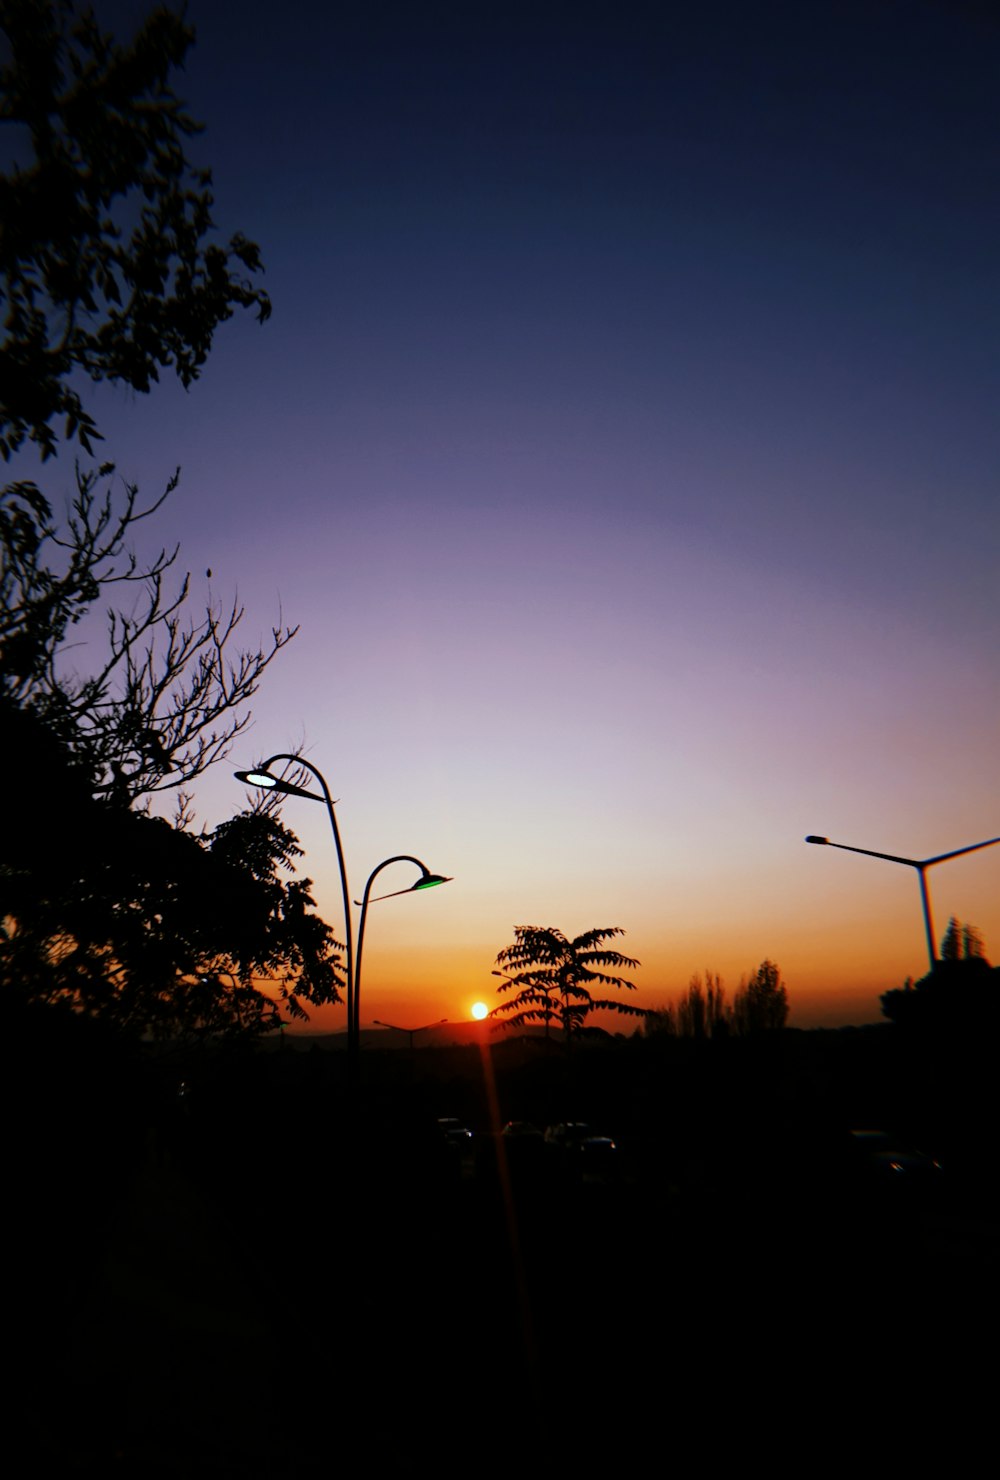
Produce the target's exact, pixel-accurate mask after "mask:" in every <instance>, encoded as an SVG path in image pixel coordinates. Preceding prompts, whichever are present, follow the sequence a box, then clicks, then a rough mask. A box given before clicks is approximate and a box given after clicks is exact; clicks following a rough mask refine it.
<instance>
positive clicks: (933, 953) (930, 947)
mask: <svg viewBox="0 0 1000 1480" xmlns="http://www.w3.org/2000/svg"><path fill="white" fill-rule="evenodd" d="M806 842H807V843H819V844H821V845H822V846H823V847H826V848H843V850H844V851H845V852H846V853H864V854H865V856H866V857H868V858H884V859H886V860H887V861H888V862H889V863H905V864H906V865H907V867H908V868H915V869H916V870H917V873H918V874H919V875H920V900H921V903H922V904H923V907H924V929H925V930H926V932H927V954H928V955H929V957H930V962H931V970H932V971H933V970H934V968H935V966H936V965H937V964H938V953H937V945H936V943H935V939H934V921H933V919H932V917H931V897H930V894H929V892H928V889H927V870H928V869H929V868H931V867H932V866H933V865H934V864H935V863H946V862H947V861H948V859H949V858H960V857H961V856H962V854H963V853H978V852H979V849H980V848H991V847H992V846H993V844H994V843H1000V838H987V839H986V841H985V843H972V844H970V846H969V847H968V848H955V849H953V851H952V852H951V853H938V854H937V855H936V856H935V857H934V858H900V857H899V855H898V854H896V853H876V852H875V851H874V850H873V849H872V848H852V847H851V845H850V844H849V843H831V842H830V839H829V838H819V837H816V836H815V834H813V833H810V834H809V836H808V837H807V838H806Z"/></svg>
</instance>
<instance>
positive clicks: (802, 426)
mask: <svg viewBox="0 0 1000 1480" xmlns="http://www.w3.org/2000/svg"><path fill="white" fill-rule="evenodd" d="M96 9H97V14H98V17H99V19H101V20H102V21H103V22H105V23H106V25H107V26H108V28H109V29H112V30H113V31H114V32H115V33H116V34H117V35H119V36H124V35H127V34H128V33H129V32H130V30H131V28H132V26H134V24H135V22H136V21H137V19H138V18H139V17H140V16H141V15H142V13H143V10H144V7H141V6H138V5H136V4H130V3H124V0H115V3H110V0H109V3H103V4H102V3H98V4H97V6H96ZM188 17H189V20H190V21H191V22H192V24H193V25H194V27H195V29H196V32H197V43H196V46H195V48H194V50H193V51H192V53H191V54H190V57H189V59H188V63H187V67H186V70H185V72H184V73H183V74H182V75H181V76H180V78H179V80H178V88H177V90H178V92H179V93H180V95H181V96H182V97H184V98H185V99H186V100H187V102H188V104H189V107H190V110H191V112H192V113H193V114H194V115H195V116H196V117H197V118H199V119H201V120H202V121H203V122H204V123H205V125H206V127H205V132H204V133H203V134H202V135H201V136H200V137H199V138H198V139H197V140H196V141H194V143H193V145H192V151H191V153H192V158H193V159H194V160H195V161H196V162H197V163H199V164H206V165H209V166H210V167H211V168H212V170H213V172H214V177H215V186H216V219H217V223H218V225H219V227H220V229H221V230H222V231H223V232H224V233H226V234H228V233H230V232H232V231H234V230H237V229H239V230H242V231H243V232H245V233H246V234H247V235H248V236H250V237H251V238H252V239H254V240H255V241H257V242H258V243H259V245H260V247H261V251H262V256H263V260H264V263H265V265H266V276H265V279H264V286H265V287H266V288H267V290H268V292H269V293H270V295H271V298H272V301H273V305H274V313H273V317H272V319H271V320H270V322H269V323H267V324H266V325H265V326H263V327H261V326H258V325H257V324H256V323H255V322H254V321H253V320H252V318H251V317H250V316H245V317H244V318H243V319H241V320H233V321H232V322H230V323H229V324H226V325H224V326H223V327H222V328H221V329H220V330H219V332H218V334H217V337H216V341H215V345H214V348H213V350H212V353H211V356H210V359H209V361H208V363H207V365H206V367H205V369H204V372H203V374H202V376H201V378H200V380H199V381H198V382H197V383H196V384H195V385H194V386H192V387H191V389H190V390H189V391H188V392H185V391H183V390H182V389H181V388H180V387H179V385H177V384H176V383H175V382H170V381H167V380H166V379H165V380H164V381H163V383H162V384H161V385H160V386H159V387H157V388H155V390H154V393H153V394H151V395H150V396H147V397H143V396H136V395H134V394H132V393H126V392H125V391H122V390H116V389H114V388H108V387H102V388H99V389H98V391H97V393H96V395H95V397H94V403H93V404H94V407H95V410H96V414H97V417H98V421H99V423H100V425H101V427H102V429H103V430H104V432H105V436H106V444H105V449H102V451H103V452H106V455H108V456H110V457H112V458H113V459H114V460H115V461H116V464H117V466H118V468H119V471H120V472H121V473H122V474H123V476H125V477H128V478H129V479H132V480H134V481H136V482H138V483H139V484H140V486H141V487H142V488H143V489H144V490H148V491H149V492H150V493H154V492H156V491H158V490H159V488H160V487H162V485H163V484H164V482H165V481H166V479H167V477H168V476H169V474H170V473H171V472H172V471H173V469H174V468H175V467H176V466H177V465H180V466H181V468H182V480H181V484H180V487H179V488H178V490H177V492H176V493H175V494H174V495H173V496H172V497H171V499H170V501H169V503H168V505H167V506H166V508H165V509H164V511H163V512H162V514H161V515H160V516H159V523H158V524H157V526H156V528H155V529H154V530H151V531H150V538H151V539H152V540H154V541H155V543H156V545H157V547H158V546H159V545H160V544H162V543H172V542H174V541H175V540H179V541H180V542H181V546H182V550H181V563H182V565H183V567H184V568H185V569H190V570H191V571H192V572H193V577H194V579H193V592H194V599H197V600H205V599H213V600H215V601H220V602H228V601H230V600H231V599H232V597H233V594H234V593H236V592H238V594H239V598H240V600H241V601H242V603H243V604H244V605H245V607H246V616H245V619H244V624H243V627H242V628H241V633H242V635H243V640H244V643H245V645H246V646H255V645H256V644H257V642H258V640H259V638H260V636H261V635H265V636H266V634H267V633H268V632H269V631H270V628H271V627H272V625H274V624H276V623H279V622H284V623H288V624H291V625H296V624H299V625H300V627H301V630H300V633H299V635H298V637H297V638H296V639H295V641H294V643H293V644H292V645H291V646H290V647H289V648H288V649H287V650H286V652H285V653H284V654H282V655H281V657H280V658H279V659H278V660H277V661H276V662H275V664H274V666H273V668H272V669H270V670H269V671H268V673H267V675H266V677H265V680H264V682H263V684H262V686H261V689H260V691H259V693H258V695H257V696H256V698H255V700H254V702H253V706H252V707H253V716H254V717H253V725H252V728H251V729H249V730H248V731H247V732H246V733H245V734H244V736H243V737H241V739H240V740H239V742H238V743H237V745H236V747H235V749H234V751H233V754H232V757H231V762H230V763H229V764H222V765H219V766H217V767H216V768H215V769H214V770H213V771H211V772H210V773H208V775H207V776H205V777H204V778H203V779H202V780H201V781H200V782H199V783H198V785H197V786H196V788H195V797H196V805H197V808H198V812H199V816H200V817H201V818H202V819H203V820H205V821H206V822H209V823H213V822H217V821H220V820H222V818H223V817H225V816H227V815H229V814H230V813H231V812H232V810H233V809H234V808H235V807H238V806H239V805H240V804H241V803H242V801H243V795H244V794H243V792H242V790H241V788H240V787H239V785H238V783H236V782H235V781H234V780H233V778H232V770H233V769H234V768H237V767H239V768H244V767H247V766H250V765H252V764H254V763H255V762H258V761H260V760H262V759H263V758H265V757H266V756H268V755H271V754H273V753H275V752H278V751H284V750H289V749H295V748H296V747H302V749H303V754H304V755H305V756H306V758H307V759H308V760H309V761H310V762H311V763H312V764H313V765H315V766H317V767H319V769H320V770H321V771H322V772H323V774H324V775H325V776H326V778H327V780H328V782H329V784H330V787H331V790H332V792H333V795H334V796H335V797H337V798H339V799H340V801H339V803H338V807H337V816H338V820H339V825H340V830H341V833H342V836H343V840H344V847H345V852H346V856H347V863H348V871H349V877H350V883H351V892H352V894H353V896H354V897H356V898H360V895H361V891H362V889H363V887H364V882H365V879H366V878H367V876H368V874H369V873H370V871H371V870H372V869H373V868H374V867H375V866H376V865H377V864H378V863H379V862H380V861H381V860H382V859H384V858H386V857H389V856H391V855H394V854H397V853H407V854H413V855H416V856H417V857H419V858H420V859H422V860H424V861H425V862H426V863H427V865H428V866H429V867H430V868H431V869H432V870H433V871H436V872H441V873H444V874H448V875H453V876H454V882H452V883H451V884H449V885H448V886H447V887H446V888H442V889H438V890H434V891H432V892H430V893H428V894H418V895H414V896H410V897H405V896H404V897H402V898H398V899H393V900H389V901H386V902H385V903H384V904H380V905H378V906H375V907H373V909H372V913H371V915H370V917H369V922H368V930H367V938H366V943H365V976H364V982H363V995H362V1005H361V1022H362V1026H366V1025H367V1024H369V1023H370V1022H371V1021H372V1020H373V1019H375V1018H379V1019H382V1020H383V1021H389V1022H393V1023H398V1024H400V1025H403V1026H417V1025H420V1024H423V1023H430V1022H433V1021H436V1020H437V1019H439V1018H442V1017H447V1018H449V1019H451V1020H457V1019H461V1018H467V1017H468V1016H469V1011H470V1008H471V1005H472V1003H473V1002H475V1001H477V1000H485V1001H487V1002H488V1003H489V1004H490V1005H491V1006H493V1005H496V1003H497V1002H498V1001H499V1000H500V999H499V998H498V997H497V996H496V986H497V982H496V979H495V978H494V977H492V976H491V969H492V967H493V964H494V959H495V956H496V954H497V952H498V951H499V950H500V949H501V948H502V947H504V946H506V945H508V944H509V943H510V942H511V941H512V939H513V930H514V926H515V925H522V924H534V925H546V926H547V925H554V926H557V927H558V928H560V929H561V930H563V931H564V932H565V933H566V934H568V935H571V936H572V935H576V934H578V933H580V932H582V931H585V930H589V929H591V928H594V927H603V926H620V927H622V928H623V929H624V930H625V931H626V932H627V933H626V935H625V936H624V937H623V938H622V939H621V940H620V941H619V942H618V944H619V945H620V946H621V948H622V949H623V950H624V951H625V952H627V953H628V954H629V955H632V956H635V957H637V958H638V959H639V960H640V962H641V963H642V964H641V967H640V968H638V969H637V970H636V972H635V973H633V974H632V979H633V980H634V982H635V985H636V988H637V990H636V992H635V993H633V994H629V998H628V1000H629V1001H630V1002H632V1003H635V1004H636V1005H639V1006H646V1007H656V1006H660V1005H662V1004H664V1003H666V1002H668V1001H670V1000H671V999H672V998H676V996H677V995H679V993H680V992H681V991H683V990H684V988H685V987H686V985H687V982H688V979H689V977H690V976H691V974H692V973H693V972H695V971H699V970H701V971H704V970H705V969H706V968H708V969H711V970H712V971H713V972H719V973H720V974H721V975H722V977H723V979H724V980H725V982H726V985H727V987H728V988H729V990H730V992H732V991H734V990H735V988H736V987H737V986H738V983H739V979H740V976H741V975H742V974H743V973H745V972H749V971H752V970H753V969H754V968H755V967H756V966H757V964H758V963H759V962H760V961H761V960H763V959H764V958H765V957H769V958H771V959H772V960H775V961H777V962H778V963H779V965H780V967H781V971H782V976H783V978H784V980H785V982H786V984H787V986H788V991H789V997H790V1002H791V1019H790V1020H791V1022H792V1023H793V1024H796V1025H798V1026H801V1027H809V1026H816V1025H828V1024H830V1025H832V1024H838V1023H850V1022H864V1021H871V1020H875V1019H877V1018H878V1016H879V1006H878V996H879V993H881V992H883V991H886V990H887V989H889V988H891V987H895V986H898V985H900V984H901V983H902V981H903V980H904V978H905V977H907V976H909V975H913V976H917V977H919V976H920V975H922V974H923V972H924V971H925V969H926V960H927V957H926V947H925V943H924V935H923V922H922V916H921V912H920V899H919V890H918V881H917V877H916V874H915V871H913V870H911V869H908V868H904V867H901V866H899V865H898V864H891V863H888V862H883V861H879V860H875V859H870V858H863V857H858V856H855V855H852V854H850V853H844V852H839V851H836V850H833V849H820V848H813V847H808V846H806V845H805V843H804V837H805V835H806V834H807V833H818V834H823V835H826V836H828V837H829V838H831V839H832V840H834V841H837V842H841V843H846V844H850V845H854V846H857V847H861V848H868V849H874V850H877V851H881V852H887V853H892V854H897V855H902V856H906V857H911V858H917V859H920V858H926V857H930V856H932V855H936V854H938V853H942V852H946V851H949V850H951V849H954V848H960V847H963V846H965V845H966V844H971V843H975V842H979V841H980V840H982V839H986V838H990V837H994V836H997V835H1000V795H998V785H997V757H998V755H1000V682H998V657H997V655H998V652H1000V641H998V639H1000V600H998V589H1000V583H998V574H1000V560H998V550H1000V538H998V536H1000V499H998V473H997V469H998V456H997V454H998V450H1000V449H998V440H1000V422H998V419H997V415H996V404H997V391H998V389H1000V386H998V381H1000V373H998V372H1000V363H998V353H997V345H998V335H997V330H998V318H1000V313H998V293H997V262H998V260H1000V252H998V247H1000V242H998V235H1000V232H998V226H1000V217H998V178H997V176H998V163H1000V152H998V102H997V100H998V98H1000V87H998V63H1000V23H998V22H997V20H996V19H995V12H994V11H993V9H992V7H991V6H990V5H987V4H977V3H972V0H967V3H964V4H963V3H959V0H940V3H935V0H897V3H889V0H885V3H881V0H857V3H854V0H836V3H833V0H813V3H810V4H809V5H802V4H801V3H800V0H794V3H793V0H789V3H771V0H761V3H757V4H754V5H747V4H746V3H737V0H706V3H703V4H700V5H699V6H698V7H693V6H690V5H688V4H683V5H681V4H674V3H672V0H662V3H659V4H657V5H646V4H637V3H633V4H630V3H628V0H624V3H618V4H615V5H612V4H590V3H585V0H584V3H575V4H573V5H568V4H555V3H546V0H535V3H533V4H531V5H520V4H516V3H503V4H494V3H476V0H466V3H461V4H459V3H433V0H421V3H420V4H403V5H400V4H388V3H379V0H368V3H366V4H365V5H364V6H358V5H356V4H345V3H340V0H330V3H329V4H327V5H326V6H324V7H317V6H315V5H314V4H308V3H303V0H286V3H284V4H282V5H281V6H280V7H275V6H274V5H273V4H264V3H260V0H242V3H240V4H238V5H237V4H235V3H229V0H191V3H190V4H189V5H188ZM50 466H51V465H50ZM69 471H70V464H69V461H68V459H61V460H60V469H59V475H60V476H62V477H63V478H64V479H66V480H68V475H69ZM209 568H210V569H211V570H212V577H211V580H210V581H209V579H208V578H207V577H206V576H205V574H204V572H205V571H206V570H208V569H209ZM80 661H81V664H83V665H85V661H86V659H85V655H83V654H81V659H80ZM283 816H284V820H285V821H286V822H287V823H288V824H289V825H290V826H291V827H293V828H294V829H295V830H296V832H297V833H298V835H299V837H300V840H301V842H302V844H303V847H304V849H305V857H304V859H303V869H304V871H305V872H306V873H307V874H308V876H309V877H311V878H312V879H313V880H314V883H315V893H316V897H317V900H318V902H319V905H320V907H321V910H322V912H323V914H324V915H325V917H326V918H327V919H328V920H329V921H330V922H331V924H333V925H334V927H335V928H337V929H338V933H342V932H341V931H340V926H341V924H342V915H341V904H340V885H339V879H338V876H337V873H336V860H335V854H334V851H333V847H332V842H331V838H330V834H329V827H328V824H327V819H326V816H325V813H324V811H323V810H322V809H321V808H319V807H316V806H313V805H312V804H311V803H309V802H306V801H295V800H289V801H288V802H287V803H286V804H285V808H284V812H283ZM412 877H413V870H412V868H411V867H410V866H408V865H396V866H394V869H393V871H388V870H387V871H386V873H385V874H383V875H382V876H381V880H382V881H383V882H384V885H385V887H386V888H387V889H389V888H405V887H406V886H407V885H408V884H409V882H410V880H411V878H412ZM929 878H930V884H931V889H932V896H933V904H934V910H935V916H936V923H937V927H938V929H937V934H938V937H939V938H940V935H941V934H942V933H943V930H944V928H945V925H946V924H947V920H948V917H949V915H951V914H955V915H957V916H958V917H959V918H960V919H962V920H967V921H970V922H972V923H973V924H975V925H977V926H978V927H979V928H980V930H981V931H982V933H983V934H984V936H985V940H986V946H987V954H990V952H991V948H992V954H993V957H994V959H996V958H997V957H1000V887H998V886H1000V846H998V847H996V848H994V849H987V850H985V851H983V852H981V853H977V854H973V855H971V856H970V857H967V858H963V859H957V860H954V861H952V862H949V863H945V864H942V865H941V866H940V867H939V868H937V869H934V870H932V871H931V873H930V875H929ZM343 1025H344V1009H343V1008H336V1009H330V1010H329V1011H324V1012H319V1013H316V1014H314V1016H313V1018H312V1021H311V1023H310V1028H312V1029H314V1030H321V1031H325V1030H330V1029H336V1028H340V1027H343ZM605 1025H606V1026H608V1027H611V1028H620V1029H622V1030H625V1031H632V1029H633V1027H634V1021H633V1020H630V1019H625V1018H622V1019H616V1018H610V1017H609V1018H608V1019H606V1020H605Z"/></svg>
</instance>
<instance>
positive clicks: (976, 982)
mask: <svg viewBox="0 0 1000 1480" xmlns="http://www.w3.org/2000/svg"><path fill="white" fill-rule="evenodd" d="M879 1002H880V1003H881V1006H882V1013H883V1015H884V1016H885V1017H887V1018H888V1019H889V1020H890V1022H894V1023H896V1024H897V1025H898V1026H900V1027H902V1028H907V1029H910V1030H913V1031H918V1032H924V1033H946V1034H950V1035H954V1034H968V1033H972V1032H975V1033H979V1034H981V1035H983V1036H984V1038H989V1037H991V1036H992V1035H993V1034H995V1033H996V1031H997V1029H998V1027H1000V969H998V968H996V967H992V966H991V965H990V963H989V961H988V960H987V959H986V954H985V948H984V945H983V938H982V936H981V934H980V933H979V931H978V930H977V929H976V927H975V926H974V925H969V924H963V923H962V922H961V921H959V920H957V919H956V918H955V917H954V916H952V918H951V919H950V920H949V922H948V928H947V930H946V931H945V933H944V937H943V939H942V941H941V959H940V960H939V961H938V962H937V964H936V965H935V967H934V969H933V970H932V971H929V972H928V973H927V975H926V976H924V977H921V979H920V981H918V982H917V983H915V984H914V982H913V979H912V978H911V977H908V978H907V979H906V982H905V983H904V984H903V986H902V987H896V988H894V989H893V990H892V991H889V992H883V994H882V996H881V997H880V998H879Z"/></svg>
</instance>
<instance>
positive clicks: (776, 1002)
mask: <svg viewBox="0 0 1000 1480" xmlns="http://www.w3.org/2000/svg"><path fill="white" fill-rule="evenodd" d="M732 1021H733V1027H734V1030H735V1031H736V1032H737V1033H741V1034H749V1033H772V1032H776V1031H777V1030H778V1029H780V1028H783V1027H784V1026H785V1023H786V1022H787V1021H788V990H787V988H786V987H785V984H784V982H783V981H782V980H781V972H780V971H779V969H778V966H777V964H776V963H775V962H774V961H770V960H764V961H762V962H761V963H760V965H759V966H758V967H757V970H756V971H755V972H753V973H752V974H751V975H750V976H749V977H744V978H743V980H742V981H741V982H740V985H739V988H738V990H737V992H736V995H735V997H734V999H733V1012H732Z"/></svg>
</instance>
